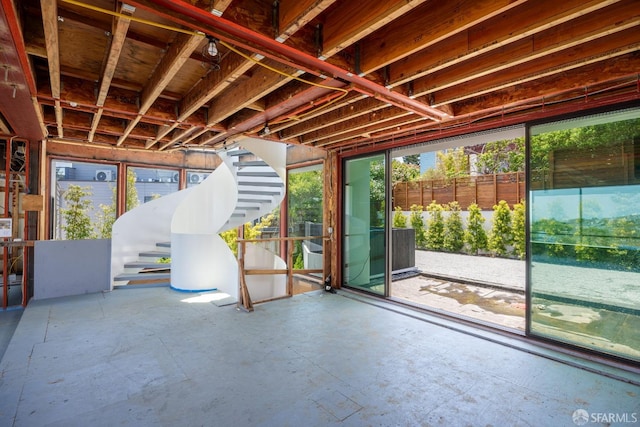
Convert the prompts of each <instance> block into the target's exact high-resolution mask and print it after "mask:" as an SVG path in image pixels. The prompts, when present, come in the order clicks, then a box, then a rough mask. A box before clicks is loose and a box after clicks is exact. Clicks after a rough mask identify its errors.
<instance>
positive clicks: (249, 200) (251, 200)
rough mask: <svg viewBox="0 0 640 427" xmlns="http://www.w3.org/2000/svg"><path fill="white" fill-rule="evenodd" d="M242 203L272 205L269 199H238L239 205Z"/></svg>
mask: <svg viewBox="0 0 640 427" xmlns="http://www.w3.org/2000/svg"><path fill="white" fill-rule="evenodd" d="M240 202H245V203H260V204H262V203H270V202H271V200H269V199H247V198H240V199H238V203H240Z"/></svg>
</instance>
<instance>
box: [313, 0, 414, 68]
mask: <svg viewBox="0 0 640 427" xmlns="http://www.w3.org/2000/svg"><path fill="white" fill-rule="evenodd" d="M425 1H426V0H387V1H379V0H367V1H352V2H344V3H343V4H341V5H340V7H339V8H335V9H333V10H332V13H329V14H328V15H327V17H326V19H325V20H324V23H323V43H322V47H323V49H322V56H323V57H324V58H330V57H332V56H333V55H335V54H336V53H338V52H339V51H341V50H342V49H344V48H345V47H347V46H350V45H352V44H354V43H355V42H357V41H358V40H361V39H363V38H364V37H365V36H368V35H369V34H371V33H373V32H374V31H376V30H378V29H380V28H382V27H383V26H385V25H387V24H388V23H390V22H392V21H393V20H394V19H397V18H398V17H400V16H402V15H404V14H406V13H407V12H409V11H411V10H413V9H414V8H416V7H417V6H419V5H421V4H422V3H424V2H425Z"/></svg>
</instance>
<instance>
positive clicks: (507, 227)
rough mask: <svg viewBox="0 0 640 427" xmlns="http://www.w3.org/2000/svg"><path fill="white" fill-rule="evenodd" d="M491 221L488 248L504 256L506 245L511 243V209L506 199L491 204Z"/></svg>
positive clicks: (495, 253)
mask: <svg viewBox="0 0 640 427" xmlns="http://www.w3.org/2000/svg"><path fill="white" fill-rule="evenodd" d="M491 221H492V225H491V232H490V233H489V245H488V246H489V250H490V251H491V253H492V254H494V255H497V256H504V255H506V254H507V250H508V246H509V245H511V244H512V243H513V232H512V229H511V209H510V208H509V204H508V203H507V202H506V201H504V200H500V201H499V202H498V204H497V205H494V206H493V217H492V218H491Z"/></svg>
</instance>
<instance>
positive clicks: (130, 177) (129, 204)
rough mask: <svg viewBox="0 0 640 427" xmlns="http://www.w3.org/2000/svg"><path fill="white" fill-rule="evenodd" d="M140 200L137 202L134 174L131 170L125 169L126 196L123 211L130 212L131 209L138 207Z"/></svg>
mask: <svg viewBox="0 0 640 427" xmlns="http://www.w3.org/2000/svg"><path fill="white" fill-rule="evenodd" d="M139 204H140V200H138V189H137V188H136V173H135V172H134V171H133V170H132V169H130V168H129V169H127V194H126V200H125V209H126V210H127V212H128V211H130V210H131V209H133V208H136V207H138V205H139Z"/></svg>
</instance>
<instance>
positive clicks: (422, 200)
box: [407, 180, 424, 210]
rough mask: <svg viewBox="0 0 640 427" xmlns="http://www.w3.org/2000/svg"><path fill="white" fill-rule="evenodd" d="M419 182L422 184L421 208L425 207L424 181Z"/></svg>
mask: <svg viewBox="0 0 640 427" xmlns="http://www.w3.org/2000/svg"><path fill="white" fill-rule="evenodd" d="M418 182H419V183H420V206H424V181H422V180H420V181H418ZM407 210H408V209H407Z"/></svg>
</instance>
